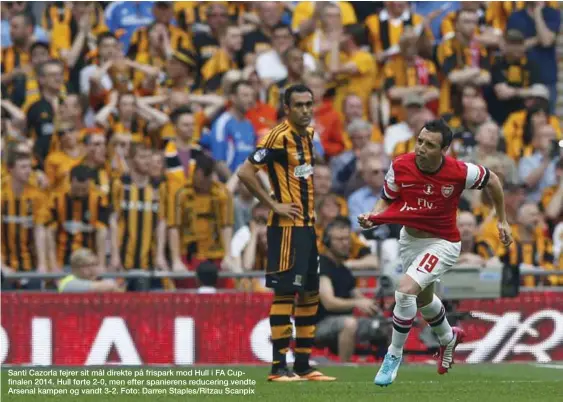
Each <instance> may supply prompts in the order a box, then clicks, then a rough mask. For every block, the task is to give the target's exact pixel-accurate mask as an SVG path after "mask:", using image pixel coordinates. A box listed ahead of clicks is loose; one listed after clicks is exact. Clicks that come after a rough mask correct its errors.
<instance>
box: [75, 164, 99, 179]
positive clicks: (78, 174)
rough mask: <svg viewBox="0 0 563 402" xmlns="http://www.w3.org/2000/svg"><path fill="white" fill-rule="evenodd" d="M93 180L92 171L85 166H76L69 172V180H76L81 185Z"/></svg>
mask: <svg viewBox="0 0 563 402" xmlns="http://www.w3.org/2000/svg"><path fill="white" fill-rule="evenodd" d="M92 178H94V170H93V169H91V168H89V167H88V166H85V165H78V166H75V167H73V168H72V170H71V171H70V179H71V180H72V179H76V180H78V181H79V182H81V183H84V182H85V181H88V180H90V179H92Z"/></svg>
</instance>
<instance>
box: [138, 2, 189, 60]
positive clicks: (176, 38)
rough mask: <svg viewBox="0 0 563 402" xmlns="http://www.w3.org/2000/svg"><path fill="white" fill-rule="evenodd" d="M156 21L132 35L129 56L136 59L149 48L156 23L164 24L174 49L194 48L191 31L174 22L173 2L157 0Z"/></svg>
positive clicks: (154, 12)
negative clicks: (151, 32)
mask: <svg viewBox="0 0 563 402" xmlns="http://www.w3.org/2000/svg"><path fill="white" fill-rule="evenodd" d="M153 15H154V22H153V23H152V24H151V25H149V26H145V27H141V28H139V29H137V30H136V31H135V32H134V33H133V36H131V44H130V46H129V50H128V51H127V56H128V57H129V58H130V59H133V60H135V59H136V57H137V54H138V53H142V52H146V51H148V50H149V32H150V31H151V30H152V28H153V26H154V25H159V24H160V25H163V26H164V28H165V31H166V34H167V35H166V36H167V37H168V38H169V41H170V46H171V47H172V49H175V50H176V49H179V48H183V49H193V44H192V38H191V36H190V34H189V33H187V32H186V31H184V30H183V29H181V28H179V27H177V26H175V25H173V24H172V20H173V19H174V9H173V6H172V3H171V2H168V1H155V2H154V5H153Z"/></svg>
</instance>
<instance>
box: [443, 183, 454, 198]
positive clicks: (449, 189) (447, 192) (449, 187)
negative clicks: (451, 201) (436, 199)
mask: <svg viewBox="0 0 563 402" xmlns="http://www.w3.org/2000/svg"><path fill="white" fill-rule="evenodd" d="M453 193H454V186H453V184H446V185H445V186H442V195H443V196H444V197H446V198H449V197H450V196H451V195H452V194H453Z"/></svg>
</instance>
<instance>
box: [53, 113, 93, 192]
mask: <svg viewBox="0 0 563 402" xmlns="http://www.w3.org/2000/svg"><path fill="white" fill-rule="evenodd" d="M57 136H58V138H59V142H60V150H59V151H54V152H51V153H50V154H49V156H47V159H46V160H45V173H46V174H47V178H48V179H49V191H52V192H57V191H61V190H63V188H64V185H65V184H66V181H67V180H68V177H69V175H70V171H71V170H72V168H73V167H75V166H77V165H78V164H80V162H81V161H82V158H83V157H84V150H83V148H82V145H81V144H80V143H79V142H78V130H77V129H76V127H74V126H73V124H72V123H66V122H63V123H61V124H60V125H59V128H58V132H57Z"/></svg>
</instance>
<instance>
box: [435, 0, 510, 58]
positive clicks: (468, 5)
mask: <svg viewBox="0 0 563 402" xmlns="http://www.w3.org/2000/svg"><path fill="white" fill-rule="evenodd" d="M460 11H471V12H475V13H477V17H478V22H477V26H476V27H475V40H476V41H477V42H479V43H480V44H481V45H483V46H486V47H494V48H496V47H499V44H500V43H501V41H502V31H503V29H502V28H501V27H500V26H499V25H498V22H496V21H490V22H489V21H488V20H487V9H486V6H484V5H483V3H481V2H479V1H462V2H460V9H459V10H457V11H452V12H450V13H448V14H447V15H446V16H445V17H444V19H442V24H441V25H440V33H441V35H442V40H448V39H450V38H453V37H454V36H455V21H456V19H457V14H458V13H459V12H460Z"/></svg>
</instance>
